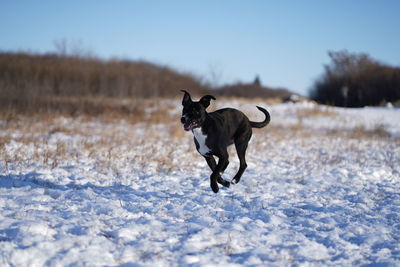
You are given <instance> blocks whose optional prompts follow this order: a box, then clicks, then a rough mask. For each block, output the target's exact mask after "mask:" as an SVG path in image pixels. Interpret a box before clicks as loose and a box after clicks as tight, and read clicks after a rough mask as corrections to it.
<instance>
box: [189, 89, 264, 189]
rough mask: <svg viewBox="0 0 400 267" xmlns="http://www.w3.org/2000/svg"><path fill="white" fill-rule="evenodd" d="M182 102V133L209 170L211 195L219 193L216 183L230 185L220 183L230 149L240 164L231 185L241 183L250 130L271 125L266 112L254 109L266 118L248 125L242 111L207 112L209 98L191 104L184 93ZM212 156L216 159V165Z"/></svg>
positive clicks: (225, 109)
mask: <svg viewBox="0 0 400 267" xmlns="http://www.w3.org/2000/svg"><path fill="white" fill-rule="evenodd" d="M182 92H184V93H185V95H184V96H183V100H182V105H183V111H182V117H181V122H182V124H183V128H184V129H185V131H190V130H191V131H192V132H193V135H194V142H195V144H196V148H197V151H198V152H199V153H200V154H201V155H203V156H204V158H205V159H206V161H207V164H208V166H210V168H211V170H212V174H211V176H210V183H211V188H212V190H213V191H214V193H217V192H218V190H219V187H218V184H217V182H218V183H220V184H222V185H223V186H226V187H229V185H230V183H229V182H228V181H225V180H224V179H222V177H221V174H222V173H223V172H224V171H225V169H226V167H228V164H229V161H228V157H229V155H228V151H227V147H228V146H229V145H232V144H235V146H236V151H237V154H238V157H239V161H240V167H239V171H238V172H237V174H236V175H235V177H233V179H232V184H237V183H238V182H239V181H240V177H241V176H242V174H243V172H244V170H245V169H246V167H247V164H246V159H245V154H246V149H247V145H248V143H249V140H250V138H251V135H252V129H251V128H262V127H264V126H266V125H267V124H268V123H269V121H270V115H269V113H268V111H266V110H265V109H263V108H261V107H257V108H258V109H259V110H260V111H262V112H263V113H264V114H265V120H264V121H263V122H253V121H250V120H249V119H248V118H247V117H246V115H244V114H243V113H242V112H241V111H239V110H237V109H232V108H224V109H220V110H217V111H214V112H211V113H207V112H206V108H207V107H208V106H209V105H210V101H211V99H214V100H215V97H213V96H211V95H206V96H203V97H202V98H201V99H200V101H198V102H193V101H192V99H191V97H190V94H189V93H188V92H186V91H185V90H182ZM213 156H217V157H218V158H219V161H218V164H217V163H216V162H215V159H214V157H213Z"/></svg>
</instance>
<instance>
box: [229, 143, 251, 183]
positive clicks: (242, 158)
mask: <svg viewBox="0 0 400 267" xmlns="http://www.w3.org/2000/svg"><path fill="white" fill-rule="evenodd" d="M247 144H248V141H246V142H236V143H235V146H236V152H237V154H238V157H239V162H240V166H239V170H238V172H237V173H236V175H235V177H233V179H232V181H231V183H232V184H237V183H239V181H240V178H241V177H242V175H243V172H244V171H245V170H246V168H247V164H246V149H247Z"/></svg>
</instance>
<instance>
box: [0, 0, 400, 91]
mask: <svg viewBox="0 0 400 267" xmlns="http://www.w3.org/2000/svg"><path fill="white" fill-rule="evenodd" d="M399 14H400V1H396V0H392V1H389V0H380V1H373V0H370V1H368V0H364V1H362V0H354V1H350V0H347V1H343V0H335V1H333V0H332V1H318V0H308V1H307V0H305V1H300V0H299V1H268V0H265V1H255V0H253V1H252V0H249V1H244V0H243V1H236V0H229V1H228V0H214V1H211V0H209V1H208V0H203V1H190V0H186V1H174V0H168V1H153V0H149V1H144V0H143V1H134V0H133V1H101V0H98V1H75V0H71V1H61V0H52V1H40V0H39V1H23V0H21V1H14V0H12V1H8V0H0V36H1V37H0V50H2V51H21V50H22V51H31V52H35V53H45V52H54V51H56V48H55V44H54V43H55V42H57V41H59V40H66V41H67V43H68V44H69V46H70V47H72V48H83V49H84V50H87V51H91V52H92V53H93V54H95V55H97V56H99V57H101V58H104V59H109V58H113V57H117V58H128V59H133V60H137V59H141V60H147V61H150V62H154V63H157V64H163V65H169V66H170V67H173V68H174V69H177V70H179V71H184V72H192V73H194V74H195V75H197V76H199V77H202V78H204V79H207V80H210V81H211V82H214V83H216V84H225V83H231V82H236V81H243V82H250V81H253V79H254V77H255V76H256V75H259V76H260V79H261V81H262V83H263V84H264V85H267V86H272V87H285V88H288V89H289V90H292V91H294V92H298V93H301V94H307V91H308V89H309V88H310V87H311V86H312V84H313V82H314V81H315V80H316V79H317V78H318V77H319V76H320V75H321V73H322V72H323V65H324V64H327V63H329V57H328V55H327V51H329V50H333V51H337V50H343V49H347V50H348V51H350V52H357V53H359V52H364V53H368V54H370V55H371V56H372V57H373V58H375V59H378V60H380V61H382V62H384V63H387V64H390V65H396V66H399V65H400V49H399V48H400V15H399ZM178 89H180V88H178ZM188 89H190V88H188Z"/></svg>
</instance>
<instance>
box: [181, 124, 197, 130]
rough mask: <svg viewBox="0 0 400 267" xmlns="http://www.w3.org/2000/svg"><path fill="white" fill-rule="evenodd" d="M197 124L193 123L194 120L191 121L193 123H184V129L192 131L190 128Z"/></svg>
mask: <svg viewBox="0 0 400 267" xmlns="http://www.w3.org/2000/svg"><path fill="white" fill-rule="evenodd" d="M195 126H196V123H193V122H191V123H185V124H184V125H183V129H184V130H185V131H190V130H192V129H193V128H194V127H195Z"/></svg>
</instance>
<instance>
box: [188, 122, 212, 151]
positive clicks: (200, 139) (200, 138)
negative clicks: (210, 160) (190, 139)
mask: <svg viewBox="0 0 400 267" xmlns="http://www.w3.org/2000/svg"><path fill="white" fill-rule="evenodd" d="M192 132H193V135H194V138H196V141H197V143H198V144H199V149H198V151H199V152H200V154H202V155H203V156H206V155H207V153H208V152H210V151H211V149H209V148H208V146H207V145H206V139H207V135H205V134H203V133H202V131H201V128H194V129H193V130H192Z"/></svg>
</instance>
